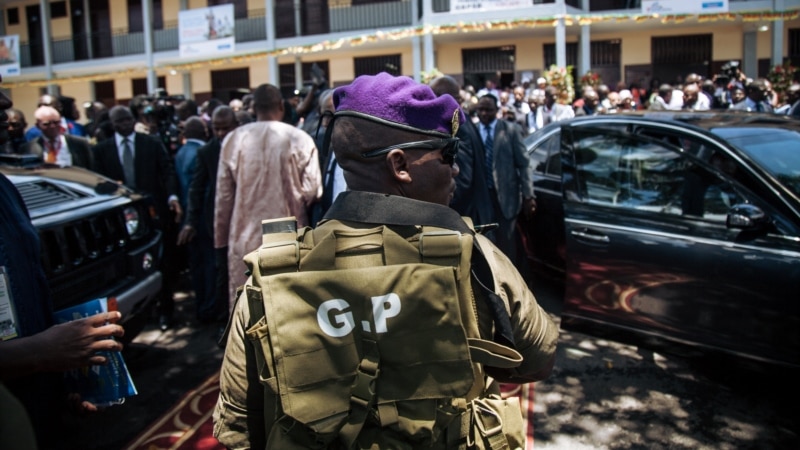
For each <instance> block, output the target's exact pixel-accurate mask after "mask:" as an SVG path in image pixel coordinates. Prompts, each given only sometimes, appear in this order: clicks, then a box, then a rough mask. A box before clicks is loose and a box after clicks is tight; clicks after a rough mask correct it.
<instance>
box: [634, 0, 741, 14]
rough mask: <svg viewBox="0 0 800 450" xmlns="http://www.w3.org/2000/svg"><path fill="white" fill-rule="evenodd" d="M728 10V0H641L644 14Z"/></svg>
mask: <svg viewBox="0 0 800 450" xmlns="http://www.w3.org/2000/svg"><path fill="white" fill-rule="evenodd" d="M726 12H728V0H642V13H644V14H717V13H726Z"/></svg>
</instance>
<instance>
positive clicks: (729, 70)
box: [715, 61, 739, 85]
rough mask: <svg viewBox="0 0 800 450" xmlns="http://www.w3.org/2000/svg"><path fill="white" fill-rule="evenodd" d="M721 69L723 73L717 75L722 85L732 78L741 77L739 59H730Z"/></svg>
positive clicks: (717, 79) (718, 81)
mask: <svg viewBox="0 0 800 450" xmlns="http://www.w3.org/2000/svg"><path fill="white" fill-rule="evenodd" d="M720 70H721V71H722V73H720V74H717V76H716V77H715V79H716V81H717V83H718V84H720V85H727V84H728V83H730V81H731V80H738V79H739V61H728V62H726V63H725V64H723V65H722V67H721V68H720Z"/></svg>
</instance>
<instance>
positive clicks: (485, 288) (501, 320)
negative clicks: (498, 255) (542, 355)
mask: <svg viewBox="0 0 800 450" xmlns="http://www.w3.org/2000/svg"><path fill="white" fill-rule="evenodd" d="M472 276H473V277H474V279H475V280H476V281H477V282H478V286H480V289H481V291H482V292H483V294H484V295H485V297H486V304H487V305H488V306H489V311H490V312H491V314H492V320H493V321H494V337H493V339H494V341H495V342H496V343H498V344H502V345H505V346H507V347H510V348H513V349H516V346H515V342H514V331H513V329H512V327H511V317H510V316H509V315H508V310H506V307H505V304H504V303H503V299H502V298H500V296H499V295H497V293H495V291H494V275H493V274H492V268H491V267H489V262H488V261H487V260H486V256H485V255H484V254H483V251H482V250H481V247H480V245H479V244H478V240H477V239H476V240H475V241H474V244H473V251H472Z"/></svg>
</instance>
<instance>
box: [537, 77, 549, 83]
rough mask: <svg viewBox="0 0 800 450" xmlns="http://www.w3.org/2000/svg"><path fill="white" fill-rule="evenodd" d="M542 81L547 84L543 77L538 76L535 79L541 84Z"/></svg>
mask: <svg viewBox="0 0 800 450" xmlns="http://www.w3.org/2000/svg"><path fill="white" fill-rule="evenodd" d="M542 83H544V84H547V80H546V79H545V78H544V77H539V78H538V79H537V80H536V84H542Z"/></svg>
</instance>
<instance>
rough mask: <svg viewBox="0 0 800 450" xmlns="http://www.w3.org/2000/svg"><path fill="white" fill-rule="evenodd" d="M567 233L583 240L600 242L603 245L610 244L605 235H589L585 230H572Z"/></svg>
mask: <svg viewBox="0 0 800 450" xmlns="http://www.w3.org/2000/svg"><path fill="white" fill-rule="evenodd" d="M569 233H570V234H571V235H573V236H576V237H579V238H583V239H586V240H589V241H595V242H602V243H604V244H608V243H609V242H611V240H610V239H609V238H608V236H606V235H605V234H595V233H590V232H589V231H588V230H587V229H585V228H584V229H582V230H572V231H570V232H569Z"/></svg>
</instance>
